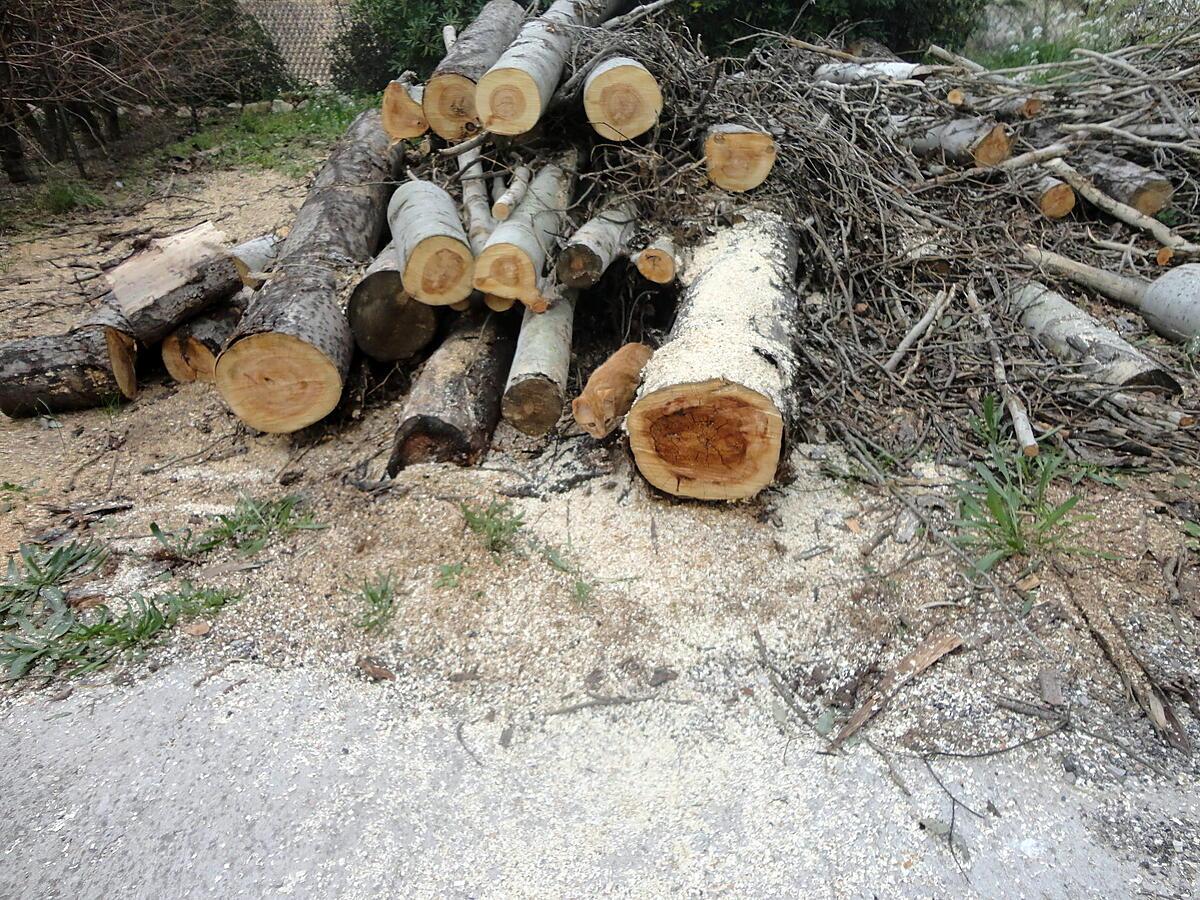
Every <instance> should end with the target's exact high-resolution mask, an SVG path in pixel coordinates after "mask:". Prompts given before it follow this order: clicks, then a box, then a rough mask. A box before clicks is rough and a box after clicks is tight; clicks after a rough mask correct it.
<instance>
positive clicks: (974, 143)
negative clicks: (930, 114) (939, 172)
mask: <svg viewBox="0 0 1200 900" xmlns="http://www.w3.org/2000/svg"><path fill="white" fill-rule="evenodd" d="M893 121H894V122H895V123H896V124H897V125H898V126H899V127H900V129H901V130H904V129H905V128H906V123H905V122H904V120H903V119H898V120H893ZM903 142H904V143H905V144H906V145H907V146H908V148H909V149H910V150H912V152H913V153H915V154H916V155H917V156H940V157H942V158H943V159H944V160H945V161H946V162H948V163H954V164H957V165H973V166H995V165H998V164H999V163H1002V162H1004V161H1005V160H1006V159H1008V158H1009V157H1010V156H1012V141H1011V140H1010V138H1009V135H1008V131H1007V130H1006V129H1005V128H1004V126H1003V125H999V124H997V123H995V122H992V121H989V120H988V119H983V118H979V117H974V118H969V119H952V120H951V121H949V122H942V123H939V124H936V125H928V126H923V127H920V128H918V129H917V130H916V131H915V132H912V133H909V134H907V135H905V137H904V138H903Z"/></svg>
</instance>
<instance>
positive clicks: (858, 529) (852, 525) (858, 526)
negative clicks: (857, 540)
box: [846, 516, 862, 534]
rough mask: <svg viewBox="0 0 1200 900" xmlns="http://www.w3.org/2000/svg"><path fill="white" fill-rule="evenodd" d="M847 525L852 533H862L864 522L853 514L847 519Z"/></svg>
mask: <svg viewBox="0 0 1200 900" xmlns="http://www.w3.org/2000/svg"><path fill="white" fill-rule="evenodd" d="M846 527H847V528H849V529H850V531H851V533H852V534H862V522H860V521H858V519H857V518H855V517H854V516H851V517H850V518H849V519H847V520H846Z"/></svg>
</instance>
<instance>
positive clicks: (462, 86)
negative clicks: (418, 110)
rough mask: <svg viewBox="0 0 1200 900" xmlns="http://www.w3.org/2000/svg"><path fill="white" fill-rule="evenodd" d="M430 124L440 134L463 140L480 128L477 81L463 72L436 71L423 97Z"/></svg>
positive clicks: (426, 115) (446, 137)
mask: <svg viewBox="0 0 1200 900" xmlns="http://www.w3.org/2000/svg"><path fill="white" fill-rule="evenodd" d="M421 102H422V106H423V107H424V109H425V118H426V120H428V122H429V127H430V128H431V129H432V130H433V133H434V134H436V135H437V136H438V137H441V138H445V139H446V140H448V141H461V140H463V139H464V138H468V137H470V136H471V135H473V134H475V133H476V132H478V131H479V115H478V113H477V112H476V109H475V82H473V81H472V80H471V79H470V78H466V77H464V76H462V75H454V74H446V75H435V76H433V77H432V78H430V79H429V83H428V84H426V85H425V97H424V99H423V100H422V101H421Z"/></svg>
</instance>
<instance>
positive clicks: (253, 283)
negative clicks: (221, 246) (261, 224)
mask: <svg viewBox="0 0 1200 900" xmlns="http://www.w3.org/2000/svg"><path fill="white" fill-rule="evenodd" d="M281 243H282V241H280V239H279V238H278V237H277V236H275V235H274V234H264V235H262V236H261V237H256V238H254V239H253V240H249V241H246V242H245V243H243V244H238V245H237V246H236V247H234V248H233V249H232V250H230V251H229V255H230V257H232V259H233V267H234V268H235V269H237V273H238V277H239V278H241V279H242V284H243V285H245V286H246V287H248V288H250V289H251V290H252V291H257V290H258V289H259V288H260V287H262V286H263V284H264V283H266V280H267V272H269V271H270V269H271V266H272V265H273V264H274V262H275V257H276V255H277V254H278V253H279V245H280V244H281Z"/></svg>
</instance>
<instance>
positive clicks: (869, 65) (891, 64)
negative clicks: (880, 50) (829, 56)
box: [813, 60, 945, 84]
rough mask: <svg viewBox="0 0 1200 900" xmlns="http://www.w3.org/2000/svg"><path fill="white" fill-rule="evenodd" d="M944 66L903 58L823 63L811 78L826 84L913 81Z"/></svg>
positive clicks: (925, 76)
mask: <svg viewBox="0 0 1200 900" xmlns="http://www.w3.org/2000/svg"><path fill="white" fill-rule="evenodd" d="M944 68H945V67H944V66H923V65H920V64H919V63H910V62H904V61H903V60H882V61H880V62H864V63H854V62H838V63H825V64H824V65H821V66H817V68H816V70H815V71H814V72H813V80H814V81H823V82H825V83H826V84H857V83H858V82H860V81H871V80H873V79H884V80H888V81H915V80H920V79H924V78H927V77H928V76H930V75H932V74H933V73H934V72H938V71H940V70H942V69H944Z"/></svg>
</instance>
